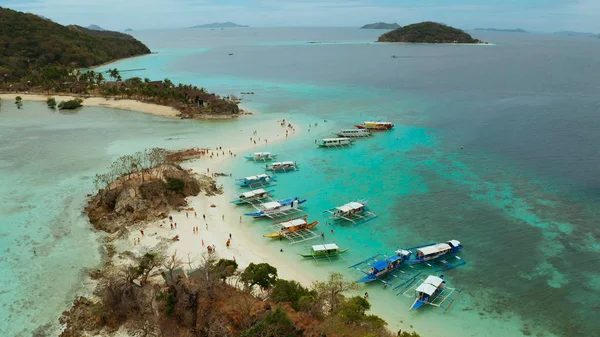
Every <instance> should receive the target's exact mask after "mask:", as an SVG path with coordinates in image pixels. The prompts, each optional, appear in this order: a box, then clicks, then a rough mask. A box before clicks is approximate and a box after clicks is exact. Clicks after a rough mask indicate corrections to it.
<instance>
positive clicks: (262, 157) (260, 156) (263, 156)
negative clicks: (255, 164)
mask: <svg viewBox="0 0 600 337" xmlns="http://www.w3.org/2000/svg"><path fill="white" fill-rule="evenodd" d="M244 158H246V159H248V160H252V161H271V160H275V158H277V155H276V154H271V152H255V153H251V154H248V155H245V156H244Z"/></svg>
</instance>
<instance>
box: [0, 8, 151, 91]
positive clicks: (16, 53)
mask: <svg viewBox="0 0 600 337" xmlns="http://www.w3.org/2000/svg"><path fill="white" fill-rule="evenodd" d="M0 46H2V48H0V76H4V77H5V80H13V79H17V78H26V79H27V80H32V82H33V81H34V80H36V78H37V77H38V75H39V73H41V72H44V71H45V68H46V67H53V66H63V67H90V66H94V65H98V64H102V63H106V62H110V61H114V60H117V59H121V58H125V57H130V56H136V55H144V54H149V53H150V49H148V47H146V46H145V45H144V44H143V43H141V42H140V41H138V40H136V39H134V38H133V37H132V36H130V35H127V34H122V33H117V32H108V31H93V30H89V29H87V28H83V27H79V26H62V25H59V24H57V23H55V22H52V21H50V20H48V19H45V18H42V17H39V16H37V15H34V14H27V13H22V12H17V11H13V10H11V9H8V8H2V7H0Z"/></svg>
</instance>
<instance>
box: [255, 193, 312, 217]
mask: <svg viewBox="0 0 600 337" xmlns="http://www.w3.org/2000/svg"><path fill="white" fill-rule="evenodd" d="M305 202H306V199H302V200H301V199H298V198H297V197H296V198H288V199H284V200H277V201H270V202H265V203H263V204H260V205H257V206H255V208H256V209H257V212H254V213H246V214H244V215H247V216H251V217H254V218H260V217H263V216H266V217H277V216H278V215H285V214H291V213H294V212H296V211H297V210H299V208H300V205H302V204H304V203H305Z"/></svg>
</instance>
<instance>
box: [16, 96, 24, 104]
mask: <svg viewBox="0 0 600 337" xmlns="http://www.w3.org/2000/svg"><path fill="white" fill-rule="evenodd" d="M22 100H23V98H21V96H17V97H15V103H20V102H21V101H22Z"/></svg>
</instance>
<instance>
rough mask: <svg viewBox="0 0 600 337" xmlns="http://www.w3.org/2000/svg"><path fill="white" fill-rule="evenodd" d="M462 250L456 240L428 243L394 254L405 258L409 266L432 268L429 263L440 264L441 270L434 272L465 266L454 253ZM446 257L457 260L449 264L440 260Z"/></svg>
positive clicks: (437, 269)
mask: <svg viewBox="0 0 600 337" xmlns="http://www.w3.org/2000/svg"><path fill="white" fill-rule="evenodd" d="M462 248H463V246H462V244H461V243H460V242H459V241H458V240H450V241H448V242H446V243H430V244H427V245H424V246H418V247H412V248H407V249H400V250H398V251H396V252H397V253H398V254H399V255H404V256H406V257H407V261H406V262H408V263H411V264H412V263H426V264H428V265H430V266H432V264H431V263H433V262H441V263H443V264H444V266H443V268H441V269H439V268H435V267H434V268H435V269H436V271H444V270H448V269H452V268H456V267H458V266H462V265H464V264H466V262H465V261H464V260H463V259H461V258H460V257H458V256H456V253H457V252H458V251H459V250H461V249H462ZM447 256H450V257H454V258H455V259H456V260H458V262H454V263H451V262H450V261H448V260H440V258H442V257H447ZM437 260H439V261H437Z"/></svg>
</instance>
